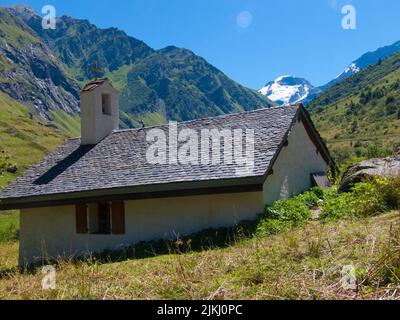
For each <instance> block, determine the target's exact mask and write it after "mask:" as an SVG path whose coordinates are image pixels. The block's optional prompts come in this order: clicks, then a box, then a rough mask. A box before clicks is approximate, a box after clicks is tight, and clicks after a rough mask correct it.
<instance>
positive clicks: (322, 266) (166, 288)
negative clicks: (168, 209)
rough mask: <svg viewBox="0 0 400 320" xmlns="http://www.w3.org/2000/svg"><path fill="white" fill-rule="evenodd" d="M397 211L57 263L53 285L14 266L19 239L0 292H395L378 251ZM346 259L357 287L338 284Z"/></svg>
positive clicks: (364, 295) (127, 295)
mask: <svg viewBox="0 0 400 320" xmlns="http://www.w3.org/2000/svg"><path fill="white" fill-rule="evenodd" d="M399 218H400V213H399V212H391V213H387V214H385V215H382V216H378V217H373V218H366V219H357V220H343V221H340V222H337V223H330V224H321V223H320V222H310V223H309V224H307V225H306V226H305V227H302V228H295V229H291V230H288V231H285V232H284V233H282V234H279V235H275V236H269V237H253V238H250V239H240V238H238V239H236V241H235V242H234V243H233V244H232V245H231V246H229V247H226V248H220V249H218V248H214V249H212V250H203V251H200V252H188V253H182V254H179V253H177V252H176V251H175V253H174V252H171V254H169V255H162V256H156V257H150V258H145V259H136V260H135V259H134V260H126V261H123V262H115V263H112V262H110V263H105V262H101V261H98V260H95V259H92V260H89V261H86V262H80V263H72V262H61V263H60V264H59V266H58V267H57V278H56V281H57V288H56V290H51V291H43V290H42V289H41V280H42V274H41V272H40V270H38V271H37V272H34V273H33V274H20V273H18V272H17V271H16V270H15V268H16V263H17V253H18V243H17V242H8V243H3V244H0V266H1V267H0V268H2V274H3V276H2V277H1V278H0V299H212V300H213V299H310V300H311V299H380V298H382V299H388V298H389V297H390V296H391V295H393V297H392V298H396V297H397V298H399V294H398V290H399V280H398V278H396V277H398V276H399V269H398V265H396V263H395V262H393V261H392V260H391V259H386V260H385V262H386V263H384V264H382V261H383V260H382V258H384V257H386V256H387V255H388V254H391V253H394V252H397V253H398V251H396V250H398V246H399V240H400V238H399V236H400V232H399V231H400V229H399V228H400V225H399V221H400V219H399ZM396 246H397V247H396ZM396 248H397V249H396ZM349 264H351V265H354V266H355V268H356V274H357V283H358V290H344V289H342V288H341V286H340V283H339V281H340V279H341V270H342V268H343V267H344V266H346V265H349ZM396 268H397V269H396ZM396 272H397V273H396ZM396 290H397V294H396Z"/></svg>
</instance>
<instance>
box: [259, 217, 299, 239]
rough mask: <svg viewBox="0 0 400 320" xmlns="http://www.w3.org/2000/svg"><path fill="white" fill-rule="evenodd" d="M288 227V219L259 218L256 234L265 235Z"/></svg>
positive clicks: (289, 225) (276, 232)
mask: <svg viewBox="0 0 400 320" xmlns="http://www.w3.org/2000/svg"><path fill="white" fill-rule="evenodd" d="M290 227H291V223H290V222H289V221H280V220H277V219H266V220H261V221H260V223H259V224H258V227H257V234H258V235H259V236H262V237H266V236H269V235H273V234H278V233H280V232H282V231H284V230H288V229H290Z"/></svg>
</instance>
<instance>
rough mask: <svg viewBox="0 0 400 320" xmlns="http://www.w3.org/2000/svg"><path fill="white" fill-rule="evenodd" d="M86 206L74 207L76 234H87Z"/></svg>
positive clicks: (78, 205)
mask: <svg viewBox="0 0 400 320" xmlns="http://www.w3.org/2000/svg"><path fill="white" fill-rule="evenodd" d="M86 208H87V207H86V204H77V205H76V206H75V220H76V233H87V232H88V229H87V209H86Z"/></svg>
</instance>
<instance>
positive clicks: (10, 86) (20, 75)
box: [0, 7, 79, 127]
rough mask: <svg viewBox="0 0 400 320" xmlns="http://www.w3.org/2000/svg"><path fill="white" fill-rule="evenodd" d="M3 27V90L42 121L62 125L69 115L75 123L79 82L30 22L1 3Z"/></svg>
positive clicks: (0, 83)
mask: <svg viewBox="0 0 400 320" xmlns="http://www.w3.org/2000/svg"><path fill="white" fill-rule="evenodd" d="M0 27H1V28H0V91H2V92H5V93H7V94H8V95H9V96H10V97H12V98H13V99H15V100H18V101H20V102H22V103H24V104H25V105H27V106H29V108H30V113H31V114H32V115H37V116H39V117H40V118H41V121H45V122H53V123H54V124H58V125H59V126H60V127H63V126H65V125H64V124H62V123H61V119H66V120H68V121H67V123H71V127H76V126H77V125H76V122H78V120H79V119H77V117H76V116H75V115H77V113H78V112H79V103H78V101H79V100H78V99H79V86H78V85H77V83H76V82H75V81H74V80H72V79H71V78H70V77H69V76H68V74H67V72H66V71H65V69H64V67H63V64H62V63H60V62H59V61H58V59H57V58H55V57H54V55H53V53H52V51H51V50H50V49H49V48H48V47H47V46H46V45H45V44H44V42H43V41H42V40H41V39H40V38H39V37H38V36H37V35H36V34H35V32H34V31H33V30H32V29H31V28H30V27H29V26H28V25H27V24H25V23H24V22H23V21H22V20H21V19H20V18H18V17H16V16H14V15H12V14H10V13H9V12H8V11H7V10H6V9H4V8H1V7H0ZM74 122H75V123H74ZM78 126H79V125H78Z"/></svg>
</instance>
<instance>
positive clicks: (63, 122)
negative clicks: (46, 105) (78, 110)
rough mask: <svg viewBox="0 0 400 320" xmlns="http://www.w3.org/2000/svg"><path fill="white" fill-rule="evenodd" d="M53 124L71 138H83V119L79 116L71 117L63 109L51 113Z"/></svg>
mask: <svg viewBox="0 0 400 320" xmlns="http://www.w3.org/2000/svg"><path fill="white" fill-rule="evenodd" d="M51 115H52V116H53V121H52V122H53V123H54V124H55V125H56V126H57V127H58V128H60V129H61V130H62V131H64V132H66V133H67V134H68V135H69V136H71V137H80V136H81V118H80V116H79V114H75V115H70V114H68V113H66V112H65V111H63V110H61V109H57V110H53V111H51Z"/></svg>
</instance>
